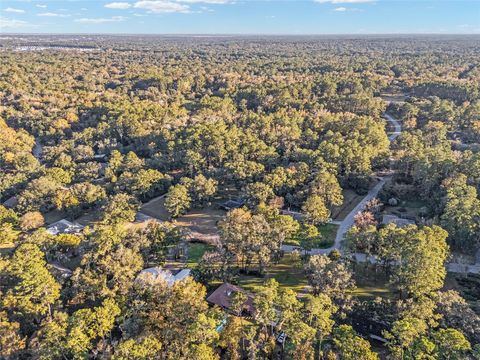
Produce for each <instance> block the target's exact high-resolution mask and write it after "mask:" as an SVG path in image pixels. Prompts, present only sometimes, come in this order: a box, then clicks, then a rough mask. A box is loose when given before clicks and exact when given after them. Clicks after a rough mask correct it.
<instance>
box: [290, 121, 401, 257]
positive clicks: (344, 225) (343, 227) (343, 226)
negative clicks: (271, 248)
mask: <svg viewBox="0 0 480 360" xmlns="http://www.w3.org/2000/svg"><path fill="white" fill-rule="evenodd" d="M384 118H385V119H386V120H387V121H388V122H390V123H392V125H393V128H394V132H393V133H392V134H391V135H390V136H389V137H388V139H389V140H390V142H392V141H393V140H395V139H396V138H397V137H398V136H399V135H400V133H401V132H402V126H401V125H400V123H399V122H398V121H397V119H395V118H393V117H392V116H390V115H388V114H384ZM387 180H388V177H381V178H380V181H379V182H378V183H377V184H376V185H375V186H374V187H373V188H372V189H370V191H369V192H368V194H367V195H365V197H364V198H363V199H362V200H361V201H360V202H359V203H358V204H357V205H356V206H355V207H354V208H353V210H352V211H350V213H349V214H348V215H347V216H346V217H345V219H343V221H341V222H335V223H336V224H338V225H339V227H338V230H337V236H336V237H335V243H334V244H333V246H332V247H329V248H328V249H312V250H311V251H310V252H309V253H310V254H311V255H317V254H328V253H330V251H332V250H334V249H341V247H342V241H343V239H344V238H345V234H346V233H347V232H348V230H350V228H351V227H352V226H353V224H354V222H355V216H356V215H357V214H358V213H359V212H361V211H362V210H363V209H364V208H365V205H366V204H367V203H368V202H369V201H370V200H372V199H373V198H375V197H376V196H377V195H378V193H379V192H380V190H381V189H382V187H383V185H385V182H386V181H387ZM297 248H298V247H295V246H290V245H283V246H282V250H283V251H285V252H292V251H293V250H295V249H297Z"/></svg>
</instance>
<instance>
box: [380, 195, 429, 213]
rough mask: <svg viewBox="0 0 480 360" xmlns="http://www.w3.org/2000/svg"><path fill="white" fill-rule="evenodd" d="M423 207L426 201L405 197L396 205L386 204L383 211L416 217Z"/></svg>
mask: <svg viewBox="0 0 480 360" xmlns="http://www.w3.org/2000/svg"><path fill="white" fill-rule="evenodd" d="M425 207H426V203H425V202H424V201H422V200H420V199H406V200H400V202H399V204H398V205H397V206H389V205H386V206H385V209H384V211H383V213H384V214H393V215H397V216H409V217H415V218H416V217H418V216H419V214H420V213H421V211H422V208H425Z"/></svg>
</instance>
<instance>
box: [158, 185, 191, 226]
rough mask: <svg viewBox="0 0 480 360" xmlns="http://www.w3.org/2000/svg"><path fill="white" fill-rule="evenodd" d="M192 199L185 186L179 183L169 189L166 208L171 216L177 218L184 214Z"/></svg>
mask: <svg viewBox="0 0 480 360" xmlns="http://www.w3.org/2000/svg"><path fill="white" fill-rule="evenodd" d="M191 201H192V199H191V198H190V195H189V194H188V190H187V188H186V187H185V186H183V185H180V184H177V185H174V186H171V187H170V189H168V193H167V196H166V198H165V208H166V209H167V211H168V213H169V214H170V216H171V217H173V218H176V217H178V216H179V215H182V214H184V213H185V212H186V211H187V210H188V209H189V208H190V204H191Z"/></svg>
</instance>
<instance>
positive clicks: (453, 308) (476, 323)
mask: <svg viewBox="0 0 480 360" xmlns="http://www.w3.org/2000/svg"><path fill="white" fill-rule="evenodd" d="M435 310H436V312H437V313H438V314H439V315H441V319H440V325H441V326H442V327H443V328H454V329H457V330H460V331H461V332H462V333H463V334H464V335H465V336H466V337H467V338H468V339H469V340H470V342H471V343H472V344H480V316H479V315H478V314H476V313H475V312H474V311H473V310H472V308H471V307H470V305H469V304H468V303H467V302H466V301H465V299H463V298H462V297H461V296H460V294H458V292H456V291H454V290H448V291H440V292H438V295H437V297H436V309H435Z"/></svg>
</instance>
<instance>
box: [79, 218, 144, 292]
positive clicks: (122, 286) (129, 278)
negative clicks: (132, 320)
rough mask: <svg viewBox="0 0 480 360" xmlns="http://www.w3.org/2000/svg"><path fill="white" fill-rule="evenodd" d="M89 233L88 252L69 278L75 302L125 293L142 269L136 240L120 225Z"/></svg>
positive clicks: (101, 228) (104, 227) (141, 260)
mask: <svg viewBox="0 0 480 360" xmlns="http://www.w3.org/2000/svg"><path fill="white" fill-rule="evenodd" d="M95 230H96V231H94V232H92V233H91V234H89V236H88V238H87V241H88V245H89V251H87V252H86V253H85V254H84V256H83V257H82V260H81V262H80V266H79V267H78V268H76V269H75V271H74V272H73V276H72V278H71V281H72V287H71V295H72V296H73V298H74V300H76V301H86V300H90V301H96V300H97V299H104V298H109V297H115V296H120V297H122V296H125V295H126V294H128V292H129V290H130V288H131V287H132V285H133V281H134V279H135V277H136V276H137V274H138V272H139V271H140V270H141V269H142V268H143V259H142V256H141V254H140V249H139V248H138V247H136V246H137V243H135V242H133V243H130V242H129V241H131V240H133V239H135V238H133V239H132V238H130V235H129V234H128V232H126V231H125V229H124V228H123V227H122V226H120V225H117V226H101V227H97V228H96V229H95Z"/></svg>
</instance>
